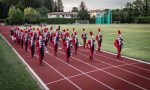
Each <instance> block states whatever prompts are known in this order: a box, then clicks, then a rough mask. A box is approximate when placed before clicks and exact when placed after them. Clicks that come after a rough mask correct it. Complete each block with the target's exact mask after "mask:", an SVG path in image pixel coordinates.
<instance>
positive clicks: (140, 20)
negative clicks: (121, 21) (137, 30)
mask: <svg viewBox="0 0 150 90" xmlns="http://www.w3.org/2000/svg"><path fill="white" fill-rule="evenodd" d="M136 23H150V16H148V17H138V18H136Z"/></svg>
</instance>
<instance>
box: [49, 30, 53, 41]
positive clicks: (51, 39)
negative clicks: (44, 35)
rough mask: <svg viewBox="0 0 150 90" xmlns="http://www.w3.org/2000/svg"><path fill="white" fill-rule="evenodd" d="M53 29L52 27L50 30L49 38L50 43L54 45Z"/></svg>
mask: <svg viewBox="0 0 150 90" xmlns="http://www.w3.org/2000/svg"><path fill="white" fill-rule="evenodd" d="M52 31H53V28H52V27H51V28H50V32H49V38H50V42H51V43H52V41H53V32H52Z"/></svg>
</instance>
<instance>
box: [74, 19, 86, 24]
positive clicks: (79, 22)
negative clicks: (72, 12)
mask: <svg viewBox="0 0 150 90" xmlns="http://www.w3.org/2000/svg"><path fill="white" fill-rule="evenodd" d="M75 24H89V20H76V22H75Z"/></svg>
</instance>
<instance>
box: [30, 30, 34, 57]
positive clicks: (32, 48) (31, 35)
mask: <svg viewBox="0 0 150 90" xmlns="http://www.w3.org/2000/svg"><path fill="white" fill-rule="evenodd" d="M30 38H31V39H30V50H31V56H32V58H33V56H34V53H35V34H34V33H33V32H31V33H30Z"/></svg>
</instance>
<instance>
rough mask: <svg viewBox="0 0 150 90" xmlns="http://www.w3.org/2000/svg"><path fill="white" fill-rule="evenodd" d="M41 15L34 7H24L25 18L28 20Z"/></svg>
mask: <svg viewBox="0 0 150 90" xmlns="http://www.w3.org/2000/svg"><path fill="white" fill-rule="evenodd" d="M40 17H41V15H40V13H39V12H38V11H37V10H35V9H34V8H31V7H28V8H25V9H24V18H25V20H26V21H27V22H30V21H32V20H33V21H34V20H35V19H39V18H40Z"/></svg>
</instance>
